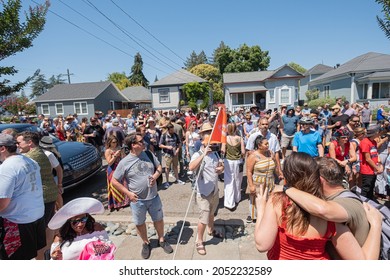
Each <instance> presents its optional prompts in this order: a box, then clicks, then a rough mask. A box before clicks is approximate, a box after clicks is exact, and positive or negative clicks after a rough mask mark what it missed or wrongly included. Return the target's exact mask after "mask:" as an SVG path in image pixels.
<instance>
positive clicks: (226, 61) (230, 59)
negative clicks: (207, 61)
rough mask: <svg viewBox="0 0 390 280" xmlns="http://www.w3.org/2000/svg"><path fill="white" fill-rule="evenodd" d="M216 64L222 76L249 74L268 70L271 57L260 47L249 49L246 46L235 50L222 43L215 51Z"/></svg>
mask: <svg viewBox="0 0 390 280" xmlns="http://www.w3.org/2000/svg"><path fill="white" fill-rule="evenodd" d="M214 63H215V64H216V66H217V67H218V69H219V71H220V73H221V74H223V73H234V72H249V71H260V70H267V68H268V66H269V63H270V57H269V56H268V51H262V50H261V48H260V46H257V45H256V46H252V47H249V46H247V45H246V44H243V45H241V46H240V47H239V48H238V49H236V50H233V49H230V48H229V47H228V46H225V44H224V43H223V42H221V44H220V46H219V47H218V49H217V50H215V51H214Z"/></svg>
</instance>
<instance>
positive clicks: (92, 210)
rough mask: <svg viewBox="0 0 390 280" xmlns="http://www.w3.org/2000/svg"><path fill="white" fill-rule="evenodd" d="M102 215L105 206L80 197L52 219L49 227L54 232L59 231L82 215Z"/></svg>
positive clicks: (95, 200) (65, 206)
mask: <svg viewBox="0 0 390 280" xmlns="http://www.w3.org/2000/svg"><path fill="white" fill-rule="evenodd" d="M86 213H88V214H102V213H104V206H103V204H102V203H101V202H100V201H99V200H97V199H95V198H92V197H79V198H76V199H73V200H71V201H69V202H68V203H67V204H65V205H64V206H62V207H61V208H60V210H58V211H57V213H55V214H54V216H53V217H52V218H51V220H50V222H49V224H48V227H49V228H50V229H52V230H55V229H59V228H60V227H62V226H63V225H64V224H65V223H66V221H67V220H68V219H70V218H72V217H74V216H78V215H81V214H86Z"/></svg>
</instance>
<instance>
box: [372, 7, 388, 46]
mask: <svg viewBox="0 0 390 280" xmlns="http://www.w3.org/2000/svg"><path fill="white" fill-rule="evenodd" d="M375 2H377V3H378V4H381V5H382V13H383V15H384V18H380V17H379V16H376V20H377V22H378V25H379V27H380V29H382V31H383V32H384V33H385V35H386V37H387V39H390V0H375Z"/></svg>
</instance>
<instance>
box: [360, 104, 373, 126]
mask: <svg viewBox="0 0 390 280" xmlns="http://www.w3.org/2000/svg"><path fill="white" fill-rule="evenodd" d="M363 105H364V107H363V109H362V110H361V111H360V113H361V118H362V119H361V122H362V124H363V125H364V127H365V128H366V129H367V128H368V126H369V125H370V123H371V121H372V111H371V109H369V108H368V106H369V103H368V101H366V102H364V103H363Z"/></svg>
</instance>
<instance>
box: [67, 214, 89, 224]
mask: <svg viewBox="0 0 390 280" xmlns="http://www.w3.org/2000/svg"><path fill="white" fill-rule="evenodd" d="M87 221H88V217H87V216H84V217H82V218H80V219H72V220H69V222H70V223H71V225H72V226H76V225H78V224H79V223H82V224H85V223H86V222H87Z"/></svg>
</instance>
